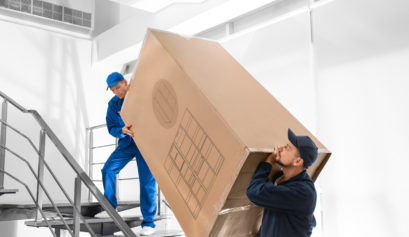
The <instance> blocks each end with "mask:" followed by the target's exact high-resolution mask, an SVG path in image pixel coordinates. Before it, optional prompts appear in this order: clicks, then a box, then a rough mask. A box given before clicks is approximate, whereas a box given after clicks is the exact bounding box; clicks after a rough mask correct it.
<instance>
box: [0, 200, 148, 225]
mask: <svg viewBox="0 0 409 237" xmlns="http://www.w3.org/2000/svg"><path fill="white" fill-rule="evenodd" d="M56 206H57V207H58V209H59V210H60V212H61V213H62V215H63V216H67V217H72V215H73V208H72V206H71V205H70V204H69V203H57V204H56ZM139 206H140V203H139V202H137V201H121V202H118V207H117V209H118V211H124V210H128V209H132V208H135V207H139ZM43 211H44V212H46V213H48V214H47V216H53V215H54V216H55V215H56V214H55V210H54V208H53V207H52V205H51V204H43ZM101 211H102V207H101V205H100V204H99V203H97V202H85V203H81V215H83V216H84V217H93V216H95V214H97V213H99V212H101ZM35 213H36V207H35V205H34V204H0V221H6V220H24V219H34V218H35ZM53 213H54V214H53Z"/></svg>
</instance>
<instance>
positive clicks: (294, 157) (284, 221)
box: [247, 129, 318, 237]
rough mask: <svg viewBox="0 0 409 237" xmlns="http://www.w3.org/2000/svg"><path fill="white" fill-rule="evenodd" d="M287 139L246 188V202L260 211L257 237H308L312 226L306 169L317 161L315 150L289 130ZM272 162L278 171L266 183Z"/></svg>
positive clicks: (311, 190)
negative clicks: (261, 216)
mask: <svg viewBox="0 0 409 237" xmlns="http://www.w3.org/2000/svg"><path fill="white" fill-rule="evenodd" d="M288 140H289V142H288V143H287V144H286V145H284V146H279V147H278V146H277V147H275V148H274V152H273V153H272V154H271V155H269V156H268V157H267V159H266V160H265V162H262V163H260V165H259V166H258V168H257V170H256V172H255V173H254V175H253V178H252V179H251V181H250V184H249V186H248V188H247V197H248V198H249V199H250V201H252V202H253V203H254V204H256V205H258V206H261V207H263V208H264V214H263V220H262V223H261V227H260V231H259V234H258V237H309V236H311V233H312V229H313V227H314V226H315V225H316V222H315V218H314V209H315V205H316V201H317V192H316V190H315V187H314V183H313V182H312V180H311V178H310V176H309V175H308V174H307V171H306V170H307V168H308V167H309V166H311V165H312V164H313V163H314V162H315V161H316V160H317V156H318V148H317V146H316V145H315V143H314V142H313V141H312V140H311V138H309V137H308V136H297V135H295V134H294V133H293V132H292V131H291V129H288ZM275 163H278V164H279V166H281V170H282V171H280V172H278V173H277V174H276V175H274V177H273V179H272V182H270V181H269V175H270V172H271V169H272V165H273V164H275Z"/></svg>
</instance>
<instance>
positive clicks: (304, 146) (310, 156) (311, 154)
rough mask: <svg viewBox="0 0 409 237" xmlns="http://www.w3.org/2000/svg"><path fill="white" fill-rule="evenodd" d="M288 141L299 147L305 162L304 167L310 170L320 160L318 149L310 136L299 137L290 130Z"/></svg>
mask: <svg viewBox="0 0 409 237" xmlns="http://www.w3.org/2000/svg"><path fill="white" fill-rule="evenodd" d="M288 140H290V142H291V143H292V144H293V145H294V146H295V147H297V149H298V151H299V152H300V156H301V158H302V159H303V160H304V167H305V168H308V167H309V166H311V165H312V164H314V162H315V161H316V160H317V158H318V148H317V146H316V145H315V143H314V142H313V141H312V140H311V138H310V137H308V136H297V135H295V134H294V132H293V131H291V129H288Z"/></svg>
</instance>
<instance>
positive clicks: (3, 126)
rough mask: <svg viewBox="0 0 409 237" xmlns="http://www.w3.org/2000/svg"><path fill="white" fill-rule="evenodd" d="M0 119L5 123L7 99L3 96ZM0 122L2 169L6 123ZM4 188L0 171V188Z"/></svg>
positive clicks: (0, 167)
mask: <svg viewBox="0 0 409 237" xmlns="http://www.w3.org/2000/svg"><path fill="white" fill-rule="evenodd" d="M1 107H2V108H1V120H2V121H4V122H5V123H7V99H6V98H4V101H3V104H2V106H1ZM5 123H1V132H0V145H1V147H0V170H4V165H5V163H6V150H5V149H4V147H5V146H6V135H7V133H6V128H7V126H6V124H5ZM3 188H4V173H1V172H0V189H3Z"/></svg>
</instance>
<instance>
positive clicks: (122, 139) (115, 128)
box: [106, 96, 136, 150]
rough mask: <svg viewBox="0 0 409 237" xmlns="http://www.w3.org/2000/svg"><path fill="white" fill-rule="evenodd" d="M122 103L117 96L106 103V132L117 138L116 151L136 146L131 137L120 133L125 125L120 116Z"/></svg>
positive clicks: (122, 100)
mask: <svg viewBox="0 0 409 237" xmlns="http://www.w3.org/2000/svg"><path fill="white" fill-rule="evenodd" d="M123 103H124V99H119V97H118V96H114V97H112V99H111V100H110V101H109V102H108V110H107V116H106V122H107V127H108V132H109V133H110V134H111V135H112V136H114V137H116V138H119V140H118V148H117V149H118V150H123V149H128V148H131V147H132V148H133V146H136V144H135V142H134V141H133V139H132V137H131V136H129V135H126V134H123V133H122V128H123V127H124V126H125V123H124V121H123V120H122V118H121V115H120V112H121V108H122V104H123Z"/></svg>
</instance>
